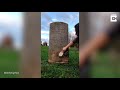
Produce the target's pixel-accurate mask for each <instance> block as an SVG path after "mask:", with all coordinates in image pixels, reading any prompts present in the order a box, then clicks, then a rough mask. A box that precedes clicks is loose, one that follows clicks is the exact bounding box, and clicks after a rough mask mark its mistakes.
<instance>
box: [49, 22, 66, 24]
mask: <svg viewBox="0 0 120 90" xmlns="http://www.w3.org/2000/svg"><path fill="white" fill-rule="evenodd" d="M57 23H61V24H67V23H65V22H52V23H50V24H57Z"/></svg>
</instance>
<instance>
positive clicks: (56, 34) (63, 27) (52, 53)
mask: <svg viewBox="0 0 120 90" xmlns="http://www.w3.org/2000/svg"><path fill="white" fill-rule="evenodd" d="M49 36H50V40H49V60H48V62H50V63H58V62H61V63H68V58H69V54H68V53H67V54H66V55H64V56H63V57H59V56H58V55H59V52H60V51H61V50H62V48H63V47H65V46H66V45H67V44H68V24H67V23H64V22H53V23H51V24H50V35H49Z"/></svg>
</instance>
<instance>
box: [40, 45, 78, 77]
mask: <svg viewBox="0 0 120 90" xmlns="http://www.w3.org/2000/svg"><path fill="white" fill-rule="evenodd" d="M41 49H42V50H41V51H42V52H41V60H42V78H79V67H78V63H79V54H78V51H77V50H75V48H72V49H70V51H69V64H64V65H61V64H49V63H48V47H46V46H42V47H41Z"/></svg>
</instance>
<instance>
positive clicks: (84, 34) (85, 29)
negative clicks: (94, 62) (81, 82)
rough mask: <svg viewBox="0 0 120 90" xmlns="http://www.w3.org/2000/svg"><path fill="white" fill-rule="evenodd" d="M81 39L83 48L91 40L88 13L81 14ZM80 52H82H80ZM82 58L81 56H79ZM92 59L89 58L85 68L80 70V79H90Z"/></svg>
mask: <svg viewBox="0 0 120 90" xmlns="http://www.w3.org/2000/svg"><path fill="white" fill-rule="evenodd" d="M79 33H80V34H79V35H80V37H79V42H80V43H79V45H80V47H81V46H83V45H84V44H85V43H86V41H87V40H88V39H89V36H90V35H89V15H88V13H87V12H80V32H79ZM79 52H80V51H79ZM79 57H80V56H79ZM90 59H91V58H87V60H86V62H85V66H84V67H82V68H80V78H89V77H90V68H91V65H90Z"/></svg>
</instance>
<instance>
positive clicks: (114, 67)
mask: <svg viewBox="0 0 120 90" xmlns="http://www.w3.org/2000/svg"><path fill="white" fill-rule="evenodd" d="M91 74H92V77H93V78H119V77H120V60H116V59H114V60H113V59H111V56H109V55H108V53H99V54H98V55H97V61H94V62H93V63H92V72H91Z"/></svg>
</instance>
